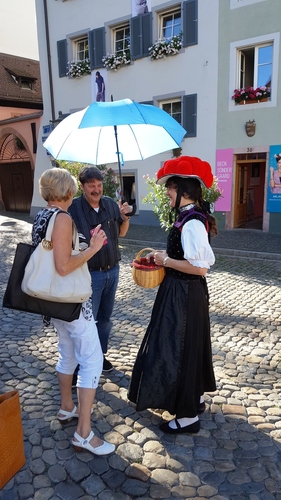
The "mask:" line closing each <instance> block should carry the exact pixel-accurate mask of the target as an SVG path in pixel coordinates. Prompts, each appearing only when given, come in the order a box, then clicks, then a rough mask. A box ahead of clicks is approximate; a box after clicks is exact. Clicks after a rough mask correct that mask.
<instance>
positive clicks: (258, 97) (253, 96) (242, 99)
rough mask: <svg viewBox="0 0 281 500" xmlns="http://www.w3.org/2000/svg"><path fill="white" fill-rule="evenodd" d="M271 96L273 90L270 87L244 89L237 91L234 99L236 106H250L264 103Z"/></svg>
mask: <svg viewBox="0 0 281 500" xmlns="http://www.w3.org/2000/svg"><path fill="white" fill-rule="evenodd" d="M270 96H271V89H270V88H269V87H257V88H256V89H254V88H253V87H246V88H243V89H235V90H234V94H233V96H232V99H233V100H234V101H235V104H250V103H255V102H263V101H264V100H266V101H267V100H268V98H270Z"/></svg>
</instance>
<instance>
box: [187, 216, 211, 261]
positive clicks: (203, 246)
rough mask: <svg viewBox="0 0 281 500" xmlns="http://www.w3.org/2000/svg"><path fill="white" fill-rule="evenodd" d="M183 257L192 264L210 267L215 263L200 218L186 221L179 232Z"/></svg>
mask: <svg viewBox="0 0 281 500" xmlns="http://www.w3.org/2000/svg"><path fill="white" fill-rule="evenodd" d="M181 244H182V248H183V252H184V258H185V259H186V260H187V261H188V262H189V263H190V264H192V265H193V266H196V267H205V268H206V269H210V266H212V265H213V264H214V263H215V256H214V252H213V250H212V248H211V246H210V243H209V241H208V233H207V231H206V228H205V225H204V224H202V222H201V221H200V220H197V219H191V220H190V221H188V222H186V223H185V224H184V226H183V228H182V232H181Z"/></svg>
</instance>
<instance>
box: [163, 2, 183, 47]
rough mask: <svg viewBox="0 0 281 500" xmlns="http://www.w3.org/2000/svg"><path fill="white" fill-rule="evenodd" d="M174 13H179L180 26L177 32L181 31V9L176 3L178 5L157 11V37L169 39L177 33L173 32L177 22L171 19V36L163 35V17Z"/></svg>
mask: <svg viewBox="0 0 281 500" xmlns="http://www.w3.org/2000/svg"><path fill="white" fill-rule="evenodd" d="M174 14H180V19H181V27H180V31H179V33H181V32H182V10H181V5H180V4H178V5H175V6H173V8H170V9H168V10H165V11H162V12H159V13H158V19H159V23H158V26H159V34H158V37H159V38H165V40H171V38H172V37H173V36H175V35H179V33H178V32H177V33H175V32H174V28H175V26H177V24H176V23H175V22H174V19H173V23H172V34H171V36H168V37H167V36H164V19H165V18H166V17H168V16H170V15H172V16H173V15H174Z"/></svg>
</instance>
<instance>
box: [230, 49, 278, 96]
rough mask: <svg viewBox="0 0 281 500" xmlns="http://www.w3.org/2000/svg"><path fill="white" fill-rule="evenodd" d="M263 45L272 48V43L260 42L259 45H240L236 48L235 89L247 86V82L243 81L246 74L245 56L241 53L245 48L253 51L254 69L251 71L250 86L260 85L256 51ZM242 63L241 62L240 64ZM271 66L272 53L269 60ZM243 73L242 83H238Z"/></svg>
mask: <svg viewBox="0 0 281 500" xmlns="http://www.w3.org/2000/svg"><path fill="white" fill-rule="evenodd" d="M263 47H272V48H273V43H272V42H269V43H262V44H260V45H255V46H250V47H241V48H240V49H238V50H237V58H238V61H237V64H238V71H237V81H236V86H235V88H236V89H239V88H244V87H247V86H248V85H247V83H245V74H246V67H245V66H246V63H245V57H244V55H243V51H245V50H247V49H252V50H253V51H254V71H253V83H252V85H251V86H253V87H254V88H257V87H259V86H260V85H259V84H258V69H259V66H260V65H259V64H258V52H259V49H261V48H263ZM241 63H242V64H241ZM271 64H272V67H273V54H272V61H271ZM242 75H243V80H244V82H243V84H241V83H240V80H241V78H242Z"/></svg>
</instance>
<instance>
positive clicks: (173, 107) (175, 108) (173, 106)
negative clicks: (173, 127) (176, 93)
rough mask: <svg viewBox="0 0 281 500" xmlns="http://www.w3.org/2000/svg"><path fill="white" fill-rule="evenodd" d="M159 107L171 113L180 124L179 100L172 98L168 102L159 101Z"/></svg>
mask: <svg viewBox="0 0 281 500" xmlns="http://www.w3.org/2000/svg"><path fill="white" fill-rule="evenodd" d="M160 107H161V108H162V109H163V110H164V111H166V113H168V114H169V115H171V116H172V117H173V118H174V119H175V120H177V122H178V123H179V124H180V125H181V114H182V113H181V100H178V99H173V100H171V101H170V102H164V101H163V102H161V103H160Z"/></svg>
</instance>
